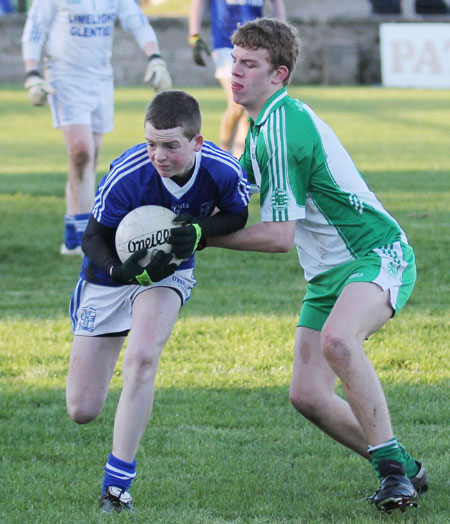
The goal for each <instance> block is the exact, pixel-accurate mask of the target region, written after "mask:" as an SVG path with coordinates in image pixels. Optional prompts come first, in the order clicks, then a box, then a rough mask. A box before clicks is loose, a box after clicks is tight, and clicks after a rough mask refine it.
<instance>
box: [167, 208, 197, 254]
mask: <svg viewBox="0 0 450 524" xmlns="http://www.w3.org/2000/svg"><path fill="white" fill-rule="evenodd" d="M173 223H174V225H175V226H177V225H178V226H181V227H175V228H173V229H172V230H171V231H170V236H169V243H170V244H172V253H173V254H174V255H175V256H176V257H177V258H189V257H190V256H191V255H192V254H193V253H195V251H197V249H198V247H199V244H200V241H201V240H202V227H201V225H200V223H199V220H198V219H196V218H194V217H193V216H191V215H189V214H188V213H181V214H180V215H178V216H177V217H175V218H174V219H173Z"/></svg>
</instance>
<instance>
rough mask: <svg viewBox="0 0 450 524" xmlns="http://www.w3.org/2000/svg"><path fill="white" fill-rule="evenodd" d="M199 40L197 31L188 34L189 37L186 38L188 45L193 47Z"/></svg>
mask: <svg viewBox="0 0 450 524" xmlns="http://www.w3.org/2000/svg"><path fill="white" fill-rule="evenodd" d="M199 40H201V38H200V35H199V34H198V33H197V34H195V35H192V36H190V37H189V38H188V43H189V45H190V46H191V47H194V46H195V44H196V43H197V42H198V41H199Z"/></svg>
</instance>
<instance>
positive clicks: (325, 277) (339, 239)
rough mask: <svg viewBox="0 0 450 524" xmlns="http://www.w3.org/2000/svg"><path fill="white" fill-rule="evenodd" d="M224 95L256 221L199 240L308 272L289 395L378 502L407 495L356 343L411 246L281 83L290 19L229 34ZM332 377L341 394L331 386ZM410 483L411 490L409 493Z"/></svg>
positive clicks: (402, 270) (387, 504) (407, 463)
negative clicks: (238, 121)
mask: <svg viewBox="0 0 450 524" xmlns="http://www.w3.org/2000/svg"><path fill="white" fill-rule="evenodd" d="M232 41H233V44H234V48H233V61H234V63H233V70H232V74H233V77H232V88H233V95H234V99H235V101H236V102H237V103H239V104H242V105H243V106H244V107H245V108H246V109H247V111H248V112H249V115H250V118H251V122H250V131H249V135H248V137H247V142H246V148H245V151H244V154H243V156H242V157H241V164H242V166H243V167H244V169H246V170H247V172H248V175H249V180H250V182H252V183H253V185H254V186H255V187H256V188H257V189H259V191H260V207H261V219H262V222H260V223H258V224H255V225H252V226H249V227H246V228H244V229H242V230H240V231H237V232H235V233H233V234H232V235H229V236H227V237H221V238H217V239H215V238H213V239H209V240H208V244H210V245H216V246H221V247H227V248H231V249H238V250H250V251H267V252H286V251H289V250H290V248H291V247H292V245H293V244H295V245H296V247H297V250H298V254H299V260H300V263H301V265H302V266H303V268H304V272H305V277H306V280H307V281H308V286H307V292H306V296H305V297H304V300H303V306H302V310H301V313H300V318H299V321H298V328H297V337H296V342H295V355H294V366H293V378H292V385H291V392H290V396H291V401H292V403H293V405H294V406H295V408H296V409H297V410H298V411H299V412H300V413H302V414H303V415H304V416H305V417H307V418H308V419H309V420H311V421H312V422H313V423H314V424H316V425H317V426H318V427H319V428H320V429H322V430H323V431H324V432H325V433H327V434H328V435H329V436H331V437H332V438H334V439H335V440H337V441H338V442H340V443H341V444H343V445H345V446H347V447H349V448H350V449H352V450H354V451H355V452H357V453H359V454H360V455H362V456H363V457H365V458H367V459H369V460H371V462H372V464H373V466H374V468H375V470H376V472H377V474H378V476H379V477H380V479H381V486H380V489H379V490H378V491H377V492H376V493H375V494H374V495H373V496H372V497H370V500H371V501H372V502H374V503H375V504H376V506H377V508H378V509H380V510H381V511H391V510H392V509H395V508H400V509H404V508H405V507H406V506H409V505H417V492H420V491H426V489H427V487H428V483H427V479H426V473H425V470H424V468H423V466H422V464H421V463H420V462H417V461H415V460H414V459H413V458H412V457H411V456H410V455H409V454H408V452H407V451H406V450H405V449H404V448H403V446H401V445H400V444H399V443H398V442H397V439H396V438H395V437H394V434H393V431H392V426H391V421H390V417H389V411H388V407H387V404H386V400H385V397H384V393H383V390H382V387H381V384H380V382H379V380H378V378H377V375H376V372H375V370H374V368H373V366H372V364H371V363H370V362H369V360H368V358H367V357H366V355H365V353H364V350H363V342H364V340H365V339H366V338H367V337H368V336H369V335H371V334H372V333H374V332H375V331H377V330H378V329H379V328H380V327H381V326H382V325H383V324H385V323H386V322H387V321H388V320H389V319H390V318H391V317H392V316H393V315H394V314H396V313H397V312H398V311H399V310H400V309H401V307H402V306H403V305H404V304H405V302H406V300H407V299H408V297H409V295H410V293H411V291H412V289H413V286H414V282H415V277H416V268H415V262H414V254H413V251H412V249H411V247H410V246H409V245H408V243H407V239H406V236H405V234H404V232H403V231H402V230H401V228H400V227H399V225H398V224H397V222H396V221H395V220H394V219H393V218H392V217H391V216H390V215H389V214H388V213H387V212H386V210H385V209H384V208H383V207H382V205H381V204H380V202H379V201H378V200H377V199H376V197H375V195H374V194H373V193H372V192H371V191H370V190H369V188H368V187H367V185H366V184H365V182H364V180H363V179H362V177H361V175H360V173H359V172H358V170H357V169H356V167H355V165H354V163H353V161H352V159H351V158H350V156H349V154H348V153H347V151H346V150H345V149H344V147H343V146H342V144H341V143H340V142H339V140H338V139H337V137H336V135H335V134H334V133H333V131H332V130H331V129H330V128H329V127H328V126H327V125H326V124H325V123H324V122H323V121H322V120H320V119H319V118H318V117H317V115H316V114H315V113H314V112H313V110H312V109H311V108H310V107H308V106H307V105H306V104H304V103H303V102H301V101H300V100H294V99H292V98H290V97H289V96H288V94H287V90H286V85H287V84H288V82H289V78H290V75H291V73H292V71H293V70H294V67H295V64H296V61H297V57H298V54H299V50H300V43H299V40H298V36H297V33H296V30H295V29H294V28H293V27H292V26H290V25H289V24H286V23H283V22H279V21H276V20H270V19H267V18H266V19H264V18H263V19H260V20H257V21H252V22H248V23H246V24H245V25H243V26H241V27H240V28H239V29H238V30H237V31H236V32H235V33H234V35H233V38H232ZM337 377H339V378H340V380H341V383H342V387H343V388H344V391H345V395H346V401H345V400H344V399H342V398H341V397H340V396H338V395H336V394H335V392H334V390H335V385H336V379H337ZM416 491H417V492H416Z"/></svg>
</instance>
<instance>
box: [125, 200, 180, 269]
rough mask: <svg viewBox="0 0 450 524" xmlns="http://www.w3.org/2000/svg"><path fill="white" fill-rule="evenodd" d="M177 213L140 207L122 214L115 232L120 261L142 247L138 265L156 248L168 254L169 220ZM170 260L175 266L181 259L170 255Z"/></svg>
mask: <svg viewBox="0 0 450 524" xmlns="http://www.w3.org/2000/svg"><path fill="white" fill-rule="evenodd" d="M176 216H177V215H176V214H175V213H174V212H173V211H171V210H170V209H167V208H165V207H162V206H141V207H137V208H136V209H133V210H132V211H130V212H129V213H128V214H127V215H125V216H124V217H123V219H122V221H121V222H120V224H119V227H118V228H117V231H116V239H115V242H116V251H117V255H118V256H119V258H120V260H121V262H122V263H123V262H125V261H126V260H127V259H128V258H130V256H131V255H133V254H134V253H136V252H138V251H140V250H142V249H145V250H146V251H145V252H143V253H144V254H143V255H142V256H141V257H140V258H139V264H140V265H141V266H142V267H146V266H147V265H148V264H149V263H150V262H151V260H152V258H153V257H154V256H155V254H156V252H157V251H163V252H165V253H170V251H171V245H170V244H169V243H168V239H169V236H170V230H171V229H172V228H173V227H174V225H173V223H172V221H173V219H174V218H175V217H176ZM171 263H173V264H176V266H178V265H179V264H180V263H181V259H178V258H176V257H173V256H172V260H171Z"/></svg>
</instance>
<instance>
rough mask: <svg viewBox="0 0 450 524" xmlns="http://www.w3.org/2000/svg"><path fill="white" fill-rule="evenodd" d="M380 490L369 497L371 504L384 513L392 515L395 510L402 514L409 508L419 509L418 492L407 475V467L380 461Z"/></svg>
mask: <svg viewBox="0 0 450 524" xmlns="http://www.w3.org/2000/svg"><path fill="white" fill-rule="evenodd" d="M379 472H380V476H381V485H380V488H379V489H378V490H377V491H376V492H375V493H374V494H373V495H372V496H371V497H369V502H371V503H372V504H375V506H376V508H377V509H378V510H379V511H381V512H383V513H391V512H392V511H393V510H394V509H400V510H401V511H402V512H404V511H405V510H406V508H408V507H418V506H419V504H418V502H417V491H416V490H415V489H414V486H413V484H412V483H411V481H410V479H409V478H408V477H407V476H406V475H405V473H406V469H405V465H404V464H401V463H400V462H396V461H394V460H386V459H383V460H380V464H379Z"/></svg>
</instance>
